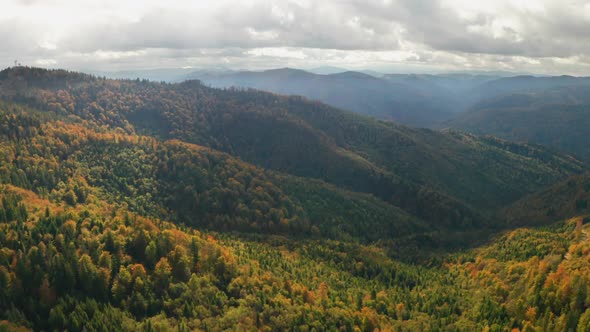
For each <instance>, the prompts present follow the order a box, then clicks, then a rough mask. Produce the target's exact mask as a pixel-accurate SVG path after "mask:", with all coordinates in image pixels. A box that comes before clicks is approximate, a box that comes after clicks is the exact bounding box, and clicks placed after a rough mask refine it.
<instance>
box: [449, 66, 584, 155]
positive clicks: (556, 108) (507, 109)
mask: <svg viewBox="0 0 590 332" xmlns="http://www.w3.org/2000/svg"><path fill="white" fill-rule="evenodd" d="M478 91H479V92H474V93H476V94H480V95H485V96H488V97H487V98H485V99H482V100H481V101H479V102H478V103H476V104H474V105H473V106H471V108H470V110H469V111H467V112H464V113H461V114H458V115H456V117H455V118H454V119H453V120H450V121H448V122H446V123H444V125H443V126H446V127H452V128H457V129H461V130H465V131H469V132H472V133H475V134H478V135H485V134H489V135H495V136H498V137H502V138H504V139H508V140H512V141H518V142H531V143H537V144H543V145H546V146H549V147H553V148H555V149H559V150H562V151H566V152H568V153H572V154H575V155H577V156H578V157H580V158H583V159H585V160H590V147H589V146H588V144H586V142H587V137H588V136H589V135H590V129H589V128H590V79H589V78H578V77H569V76H565V77H546V78H532V77H517V78H511V79H501V80H497V81H492V82H488V83H486V84H484V85H483V86H482V87H480V88H479V90H478ZM507 91H508V92H507Z"/></svg>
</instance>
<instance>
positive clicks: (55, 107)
mask: <svg viewBox="0 0 590 332" xmlns="http://www.w3.org/2000/svg"><path fill="white" fill-rule="evenodd" d="M45 76H46V77H45ZM56 77H63V78H62V81H61V82H60V83H59V84H56V85H55V86H56V87H57V88H55V89H53V88H50V89H48V88H46V87H47V86H48V85H50V83H48V82H53V81H54V80H56ZM0 84H2V86H3V89H2V90H0V91H2V93H3V94H4V98H9V99H12V100H16V101H22V102H26V103H28V104H30V105H36V106H37V107H40V108H42V109H44V110H46V111H49V112H53V113H56V114H61V115H63V116H67V117H72V116H75V117H76V118H77V119H81V120H84V121H88V122H89V123H90V124H92V125H94V126H104V125H107V126H110V127H112V128H119V129H118V130H123V131H125V132H128V133H133V132H135V131H139V132H143V133H147V134H154V135H156V136H158V137H160V138H163V139H169V138H178V139H181V140H183V141H186V142H192V143H196V144H199V145H204V146H209V147H211V148H214V149H217V150H221V151H225V152H227V153H230V154H232V155H236V156H239V157H240V158H242V159H243V160H245V161H248V162H251V163H254V164H257V165H259V166H262V167H265V168H270V169H274V170H279V171H282V172H287V173H290V174H293V175H297V176H303V177H312V178H318V179H323V180H325V181H327V182H330V183H333V184H335V185H338V186H341V187H344V188H347V189H350V190H354V191H360V192H367V193H372V194H374V195H376V196H377V197H380V198H381V199H383V200H386V201H388V202H391V203H393V204H394V205H396V206H399V207H400V208H402V209H404V210H405V211H407V212H408V213H410V214H412V215H416V216H418V217H420V218H421V219H424V220H427V221H429V222H431V223H439V224H440V225H446V226H451V225H455V226H458V225H462V226H469V225H475V224H486V221H485V218H484V217H482V216H481V215H478V213H476V212H474V211H473V209H472V208H470V207H469V206H465V205H464V204H462V203H461V201H464V202H466V203H467V204H468V205H471V206H474V207H477V208H478V209H482V210H483V211H485V213H490V214H491V212H493V210H495V209H496V208H498V207H500V206H503V205H505V204H508V203H511V202H512V201H514V200H515V199H517V198H520V197H521V196H523V195H524V194H527V193H531V192H534V191H536V190H538V189H540V188H542V187H544V186H546V185H548V184H551V183H554V182H555V181H557V180H559V179H561V178H564V177H566V176H568V175H570V174H575V173H578V172H581V171H582V170H584V169H585V166H584V165H583V164H581V163H580V162H578V161H576V160H575V159H573V158H571V157H568V156H563V155H557V154H553V153H550V152H548V151H545V150H544V149H542V148H540V147H536V146H527V145H517V144H512V143H508V142H504V141H500V140H497V139H492V138H478V137H475V136H472V135H465V134H462V133H458V132H452V131H451V132H436V131H431V130H422V129H411V128H408V127H404V126H400V125H396V124H393V123H389V122H382V121H376V120H372V119H370V118H366V117H362V116H358V115H354V114H352V113H348V112H343V111H340V110H337V109H334V108H331V107H328V106H326V105H323V104H320V103H313V102H309V101H307V100H305V99H302V98H298V97H281V96H276V95H272V94H268V93H263V92H257V91H244V90H218V89H211V88H207V87H204V86H202V85H200V84H199V83H197V82H185V83H182V84H159V83H149V82H146V81H141V82H139V81H112V80H103V79H96V78H93V77H81V76H79V75H71V76H68V75H67V73H66V74H64V73H63V72H47V71H43V70H37V69H28V68H17V69H11V70H5V71H4V72H2V73H1V74H0ZM61 87H66V88H65V89H61Z"/></svg>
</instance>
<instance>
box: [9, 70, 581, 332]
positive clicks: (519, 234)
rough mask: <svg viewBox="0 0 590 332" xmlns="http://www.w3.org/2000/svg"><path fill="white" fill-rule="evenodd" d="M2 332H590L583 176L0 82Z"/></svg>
mask: <svg viewBox="0 0 590 332" xmlns="http://www.w3.org/2000/svg"><path fill="white" fill-rule="evenodd" d="M0 100H1V101H0V331H82V330H86V331H138V330H139V331H195V330H197V331H223V330H232V331H233V330H238V331H257V330H258V331H285V330H288V331H527V332H528V331H576V332H578V331H579V332H581V331H588V330H590V290H589V289H588V285H590V206H589V205H588V204H589V202H590V194H589V193H590V185H589V183H590V182H589V181H590V180H588V175H587V174H586V172H587V171H588V165H587V164H586V163H585V162H584V161H580V160H578V159H576V158H575V157H572V156H570V155H567V154H564V153H560V152H556V151H554V150H552V149H548V148H544V147H542V146H539V145H535V144H524V143H512V142H509V141H505V140H502V139H498V138H495V137H491V136H481V137H480V136H476V135H472V134H467V133H463V132H460V131H457V130H442V131H436V130H429V129H414V128H409V127H405V126H402V125H397V124H394V123H391V122H385V121H379V120H373V119H371V118H367V117H364V116H360V115H355V114H352V113H349V112H346V111H341V110H338V109H335V108H332V107H329V106H326V105H323V104H321V103H319V102H314V101H309V100H306V99H305V98H301V97H285V96H280V95H276V94H271V93H265V92H260V91H255V90H238V89H213V88H209V87H206V86H203V85H202V84H200V83H199V82H198V81H188V82H184V83H178V84H169V83H155V82H148V81H141V80H109V79H105V78H101V77H94V76H89V75H85V74H79V73H73V72H67V71H61V70H44V69H37V68H28V67H15V68H10V69H7V70H4V71H2V72H0Z"/></svg>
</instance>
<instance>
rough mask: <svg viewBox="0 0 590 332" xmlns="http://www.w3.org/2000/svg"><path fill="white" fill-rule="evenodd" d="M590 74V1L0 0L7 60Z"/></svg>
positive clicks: (0, 61)
mask: <svg viewBox="0 0 590 332" xmlns="http://www.w3.org/2000/svg"><path fill="white" fill-rule="evenodd" d="M14 60H18V61H20V62H21V63H22V64H25V65H33V66H42V67H60V68H68V69H76V70H125V69H149V68H181V67H195V68H203V67H209V66H215V67H222V66H223V67H228V68H234V69H265V68H274V67H287V66H289V67H298V68H310V67H318V66H339V67H345V68H349V69H375V70H381V71H388V72H424V71H426V72H440V71H453V70H502V71H516V72H534V73H552V74H572V75H590V1H581V0H555V1H554V0H514V1H506V0H493V1H492V0H490V1H477V0H440V1H437V0H428V1H427V0H364V1H360V0H317V1H315V0H280V1H279V0H276V1H272V0H239V1H238V0H236V1H226V0H211V1H199V0H178V1H174V0H167V1H164V0H93V1H91V0H88V1H86V0H0V66H1V67H7V66H9V65H11V64H13V63H14Z"/></svg>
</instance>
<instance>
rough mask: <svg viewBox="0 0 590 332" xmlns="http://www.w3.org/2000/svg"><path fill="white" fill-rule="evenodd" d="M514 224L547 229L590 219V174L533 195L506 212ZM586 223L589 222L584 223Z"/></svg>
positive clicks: (568, 180)
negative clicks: (559, 222)
mask: <svg viewBox="0 0 590 332" xmlns="http://www.w3.org/2000/svg"><path fill="white" fill-rule="evenodd" d="M502 215H503V216H504V217H505V218H506V220H508V222H509V223H510V224H513V225H522V224H526V223H529V224H530V223H531V222H532V224H537V225H543V224H547V223H550V222H552V221H554V220H560V219H569V218H572V217H577V216H582V217H588V216H590V174H588V173H586V174H582V175H578V176H574V177H571V178H569V179H567V180H564V181H562V182H559V183H557V184H555V185H553V186H551V187H549V188H547V189H545V190H542V191H540V192H538V193H535V194H533V195H529V196H527V197H525V198H523V199H521V200H519V201H518V202H516V203H514V204H513V205H511V206H510V207H507V208H506V209H504V210H503V211H502ZM584 222H587V220H586V219H584Z"/></svg>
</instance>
